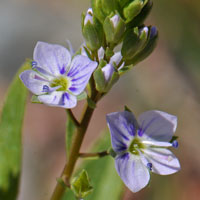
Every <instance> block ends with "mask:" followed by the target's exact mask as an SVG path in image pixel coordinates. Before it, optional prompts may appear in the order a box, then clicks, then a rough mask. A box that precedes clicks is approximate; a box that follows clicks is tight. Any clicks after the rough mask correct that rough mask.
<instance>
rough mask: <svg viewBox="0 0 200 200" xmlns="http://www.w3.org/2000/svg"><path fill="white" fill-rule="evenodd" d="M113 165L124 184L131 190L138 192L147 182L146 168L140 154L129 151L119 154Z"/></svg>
mask: <svg viewBox="0 0 200 200" xmlns="http://www.w3.org/2000/svg"><path fill="white" fill-rule="evenodd" d="M115 167H116V170H117V173H118V174H119V176H120V177H121V179H122V180H123V182H124V183H125V185H126V186H127V187H128V188H129V189H130V190H131V191H132V192H138V191H139V190H141V189H142V188H144V187H145V186H146V185H147V184H148V182H149V179H150V174H149V171H148V168H147V167H146V166H145V165H144V164H143V162H142V160H141V159H140V156H134V155H131V154H129V153H125V154H123V155H119V156H117V157H116V159H115Z"/></svg>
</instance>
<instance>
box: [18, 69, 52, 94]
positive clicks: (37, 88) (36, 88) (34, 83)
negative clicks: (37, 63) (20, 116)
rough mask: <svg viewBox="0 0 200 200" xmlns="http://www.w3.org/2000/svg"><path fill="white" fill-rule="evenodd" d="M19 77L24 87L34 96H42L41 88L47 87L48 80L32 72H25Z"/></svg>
mask: <svg viewBox="0 0 200 200" xmlns="http://www.w3.org/2000/svg"><path fill="white" fill-rule="evenodd" d="M19 77H20V79H21V80H22V82H23V83H24V85H25V86H26V87H27V88H28V89H29V90H30V91H31V92H32V93H33V94H36V95H40V94H44V92H43V86H44V85H47V86H48V85H49V82H48V80H46V79H45V78H44V77H42V76H40V75H39V74H38V73H37V72H35V71H32V70H26V71H24V72H22V73H21V74H20V76H19Z"/></svg>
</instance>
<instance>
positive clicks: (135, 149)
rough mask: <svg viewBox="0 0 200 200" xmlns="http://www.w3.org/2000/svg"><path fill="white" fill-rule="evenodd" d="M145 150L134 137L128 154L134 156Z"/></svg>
mask: <svg viewBox="0 0 200 200" xmlns="http://www.w3.org/2000/svg"><path fill="white" fill-rule="evenodd" d="M144 148H145V145H144V144H143V143H142V142H141V141H140V139H139V138H137V137H135V138H134V139H133V141H132V142H131V144H130V146H129V152H130V153H132V154H134V155H139V151H138V150H142V149H144Z"/></svg>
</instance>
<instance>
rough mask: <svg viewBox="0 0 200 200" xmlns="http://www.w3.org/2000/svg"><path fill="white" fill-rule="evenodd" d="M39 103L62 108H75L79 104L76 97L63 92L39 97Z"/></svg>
mask: <svg viewBox="0 0 200 200" xmlns="http://www.w3.org/2000/svg"><path fill="white" fill-rule="evenodd" d="M38 99H39V101H41V102H43V103H44V104H47V105H48V106H56V107H62V108H73V107H75V106H76V104H77V99H76V97H75V96H73V95H71V94H69V93H63V92H62V91H54V92H52V93H49V94H46V95H40V96H38Z"/></svg>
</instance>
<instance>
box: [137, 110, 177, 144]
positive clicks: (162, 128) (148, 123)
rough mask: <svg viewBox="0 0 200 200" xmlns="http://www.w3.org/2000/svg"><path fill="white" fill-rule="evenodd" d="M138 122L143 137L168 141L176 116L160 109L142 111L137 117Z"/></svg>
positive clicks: (174, 126) (174, 125)
mask: <svg viewBox="0 0 200 200" xmlns="http://www.w3.org/2000/svg"><path fill="white" fill-rule="evenodd" d="M138 123H139V126H140V129H141V131H142V134H141V135H142V136H143V137H150V138H153V139H154V140H157V141H165V142H168V141H170V140H171V138H172V136H173V134H174V132H175V130H176V127H177V117H176V116H174V115H170V114H168V113H165V112H162V111H157V110H152V111H147V112H144V113H142V114H141V115H140V116H139V118H138Z"/></svg>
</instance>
